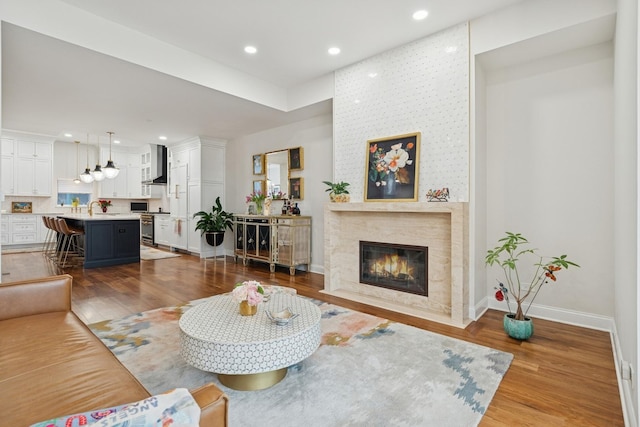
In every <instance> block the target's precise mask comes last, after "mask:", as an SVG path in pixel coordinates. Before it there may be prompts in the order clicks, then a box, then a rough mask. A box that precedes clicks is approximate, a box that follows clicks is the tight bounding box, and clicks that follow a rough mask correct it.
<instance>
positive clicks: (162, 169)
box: [142, 144, 167, 185]
mask: <svg viewBox="0 0 640 427" xmlns="http://www.w3.org/2000/svg"><path fill="white" fill-rule="evenodd" d="M150 145H151V175H150V176H151V178H150V179H148V180H146V181H142V183H143V184H146V185H165V184H166V183H167V147H165V146H164V145H157V144H150Z"/></svg>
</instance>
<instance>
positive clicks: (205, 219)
mask: <svg viewBox="0 0 640 427" xmlns="http://www.w3.org/2000/svg"><path fill="white" fill-rule="evenodd" d="M193 217H194V218H195V217H200V219H199V220H198V222H197V223H196V228H195V229H196V230H200V234H201V235H204V236H205V238H206V239H207V243H208V244H210V245H211V246H219V245H221V244H222V242H223V241H224V232H225V229H227V228H228V229H229V230H231V229H232V228H233V214H231V213H229V212H225V211H224V210H223V209H222V204H221V203H220V197H219V196H218V197H216V201H215V204H214V205H213V206H212V207H211V212H205V211H200V212H196V213H195V214H194V215H193Z"/></svg>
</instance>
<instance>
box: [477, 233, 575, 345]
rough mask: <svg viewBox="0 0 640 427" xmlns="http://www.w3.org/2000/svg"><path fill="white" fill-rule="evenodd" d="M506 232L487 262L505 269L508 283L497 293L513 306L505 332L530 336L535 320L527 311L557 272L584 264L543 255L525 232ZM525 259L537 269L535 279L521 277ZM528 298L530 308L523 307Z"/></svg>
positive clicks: (517, 335) (512, 335)
mask: <svg viewBox="0 0 640 427" xmlns="http://www.w3.org/2000/svg"><path fill="white" fill-rule="evenodd" d="M506 234H507V235H506V237H503V238H502V239H500V240H498V246H496V247H495V248H493V249H490V250H489V251H487V256H486V258H485V263H486V265H494V264H497V265H499V266H500V267H501V268H502V270H503V272H504V278H505V283H506V285H505V284H503V283H502V282H499V284H498V287H497V288H496V289H497V291H496V294H495V296H496V299H497V300H498V301H506V302H507V307H508V308H509V313H508V314H505V316H504V322H503V325H504V329H505V332H507V333H508V334H509V336H511V337H513V338H517V339H528V338H529V337H530V336H531V335H532V334H533V322H532V320H531V319H530V318H529V317H527V313H528V311H529V309H530V308H531V304H532V303H533V301H534V300H535V299H536V296H538V292H540V289H541V288H542V286H543V285H544V284H545V283H548V282H549V280H551V281H552V282H555V281H556V280H557V277H556V275H557V274H558V272H559V271H560V270H562V269H563V268H569V266H574V267H580V266H579V265H578V264H576V263H574V262H571V261H569V260H568V259H567V256H566V255H561V256H559V257H542V256H540V255H538V254H537V253H536V250H537V249H532V248H530V247H529V246H528V245H529V241H528V240H527V239H526V238H525V237H523V236H522V235H521V234H519V233H510V232H507V233H506ZM525 259H532V263H533V264H532V265H533V271H534V272H533V275H532V276H530V277H531V280H522V279H521V277H520V273H521V271H520V270H519V269H518V263H520V262H524V260H525ZM525 274H526V273H525ZM510 297H511V298H512V299H513V300H514V301H515V313H514V312H512V311H511V304H510V302H509V298H510ZM528 298H530V301H528V304H527V305H526V309H523V305H525V302H526V301H527V299H528Z"/></svg>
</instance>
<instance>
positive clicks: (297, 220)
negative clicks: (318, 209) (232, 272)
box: [234, 214, 311, 276]
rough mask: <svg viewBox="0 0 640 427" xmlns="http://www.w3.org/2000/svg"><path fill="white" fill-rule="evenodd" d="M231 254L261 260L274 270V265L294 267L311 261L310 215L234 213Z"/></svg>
mask: <svg viewBox="0 0 640 427" xmlns="http://www.w3.org/2000/svg"><path fill="white" fill-rule="evenodd" d="M234 237H235V244H234V258H235V260H236V262H237V261H238V258H241V259H242V262H243V264H245V265H246V264H247V262H248V261H249V260H254V261H259V262H265V263H268V264H269V269H270V271H271V272H274V271H275V269H276V265H281V266H284V267H289V274H290V275H292V276H293V275H295V273H296V267H299V266H301V265H304V266H305V268H306V269H307V270H308V269H309V264H310V263H311V217H310V216H297V215H295V216H290V215H271V216H263V215H243V214H234Z"/></svg>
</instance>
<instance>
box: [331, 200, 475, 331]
mask: <svg viewBox="0 0 640 427" xmlns="http://www.w3.org/2000/svg"><path fill="white" fill-rule="evenodd" d="M468 212H469V208H468V203H464V202H367V203H329V204H327V205H325V212H324V235H325V245H324V247H325V258H324V259H325V276H324V291H323V292H325V293H327V294H330V295H335V296H338V297H341V298H346V299H350V300H353V301H357V302H360V303H364V304H369V305H373V306H376V307H380V308H384V309H388V310H393V311H397V312H400V313H405V314H410V315H412V316H416V317H421V318H424V319H428V320H433V321H437V322H441V323H446V324H449V325H454V326H457V327H462V328H464V327H466V326H467V325H468V324H469V318H468V296H469V284H468V281H469V279H468V216H469V215H468ZM361 240H368V241H380V242H387V243H397V244H403V245H416V246H427V247H428V248H429V266H428V282H429V283H428V292H429V295H428V296H427V297H424V296H420V295H415V294H410V293H406V292H401V291H395V290H392V289H385V288H380V287H376V286H371V285H367V284H364V283H360V282H359V250H360V248H359V242H360V241H361Z"/></svg>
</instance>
